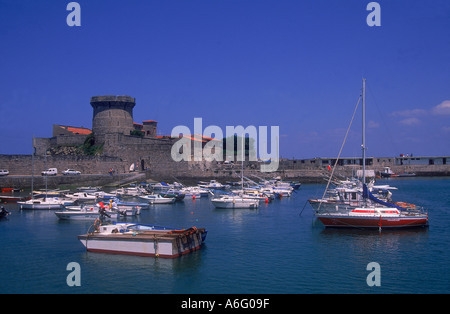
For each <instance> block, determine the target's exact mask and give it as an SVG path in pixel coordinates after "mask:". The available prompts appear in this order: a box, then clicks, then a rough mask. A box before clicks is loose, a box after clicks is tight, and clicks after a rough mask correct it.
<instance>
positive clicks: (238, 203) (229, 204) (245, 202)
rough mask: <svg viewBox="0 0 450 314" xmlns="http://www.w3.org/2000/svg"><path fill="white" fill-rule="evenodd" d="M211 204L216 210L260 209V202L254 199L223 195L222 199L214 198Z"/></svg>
mask: <svg viewBox="0 0 450 314" xmlns="http://www.w3.org/2000/svg"><path fill="white" fill-rule="evenodd" d="M211 203H212V204H213V205H214V206H215V207H216V208H229V209H234V208H250V209H254V208H258V206H259V200H257V199H252V198H245V197H241V196H232V195H223V196H220V197H216V198H212V199H211Z"/></svg>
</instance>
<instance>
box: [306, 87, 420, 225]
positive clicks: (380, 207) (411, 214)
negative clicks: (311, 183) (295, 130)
mask: <svg viewBox="0 0 450 314" xmlns="http://www.w3.org/2000/svg"><path fill="white" fill-rule="evenodd" d="M358 103H359V101H358ZM355 112H356V110H355ZM352 120H353V119H352ZM362 122H363V128H362V130H363V131H362V135H363V136H362V145H361V147H362V179H361V185H362V201H361V203H358V201H359V200H358V199H357V198H356V197H357V195H358V190H357V189H355V190H354V191H352V192H351V194H352V196H351V197H350V198H349V199H348V201H349V203H348V204H344V206H342V205H343V200H338V201H337V202H336V203H334V204H333V202H334V201H333V200H331V206H327V205H329V204H330V200H329V199H325V198H322V199H318V200H316V201H317V202H316V203H315V204H318V207H317V208H316V209H315V216H316V218H317V219H319V220H320V221H321V222H322V223H323V224H324V226H325V227H346V228H378V229H379V230H380V231H381V229H382V228H410V227H426V226H428V214H427V213H425V212H424V211H423V210H420V209H419V208H417V207H416V206H415V205H411V204H407V203H400V204H399V205H400V206H399V205H397V204H392V203H390V200H382V199H379V198H377V197H376V196H375V195H373V194H372V193H371V191H370V190H369V188H368V187H367V185H366V171H367V170H366V149H367V148H366V138H365V128H366V127H365V79H363V89H362ZM341 151H342V150H341ZM338 158H339V156H338ZM336 163H337V161H336ZM333 172H334V169H333ZM333 172H332V173H333ZM389 172H391V171H390V169H385V173H389ZM331 179H332V176H330V181H331ZM330 181H329V182H328V185H329V183H330ZM328 185H327V188H326V190H325V193H326V191H327V189H328ZM353 194H354V195H355V198H353ZM324 195H325V194H324ZM353 200H354V201H355V202H357V203H355V205H354V204H352V201H353ZM344 201H345V200H344ZM310 203H311V200H310ZM403 204H406V205H403ZM311 205H313V203H312V204H311ZM323 205H325V207H326V208H327V210H325V211H321V210H320V207H321V206H323ZM333 206H335V208H336V211H333V210H328V209H332V208H333ZM313 207H314V205H313Z"/></svg>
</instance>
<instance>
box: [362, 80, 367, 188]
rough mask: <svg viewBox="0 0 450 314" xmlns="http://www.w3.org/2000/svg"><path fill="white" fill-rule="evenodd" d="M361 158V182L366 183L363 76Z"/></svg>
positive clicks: (364, 87) (363, 92)
mask: <svg viewBox="0 0 450 314" xmlns="http://www.w3.org/2000/svg"><path fill="white" fill-rule="evenodd" d="M362 106H363V107H362V145H361V147H362V158H363V172H362V182H363V185H364V184H365V183H366V79H365V78H363V89H362Z"/></svg>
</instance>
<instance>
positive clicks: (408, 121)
mask: <svg viewBox="0 0 450 314" xmlns="http://www.w3.org/2000/svg"><path fill="white" fill-rule="evenodd" d="M400 124H403V125H407V126H413V125H418V124H420V120H419V119H417V118H406V119H403V120H401V121H400Z"/></svg>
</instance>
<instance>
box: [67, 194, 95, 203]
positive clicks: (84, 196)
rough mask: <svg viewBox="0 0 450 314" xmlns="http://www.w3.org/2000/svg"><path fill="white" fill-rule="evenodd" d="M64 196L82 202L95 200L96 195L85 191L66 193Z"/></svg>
mask: <svg viewBox="0 0 450 314" xmlns="http://www.w3.org/2000/svg"><path fill="white" fill-rule="evenodd" d="M64 196H65V197H68V198H70V199H73V200H79V201H83V202H95V201H96V200H97V196H95V195H92V194H89V193H86V192H75V193H67V194H65V195H64Z"/></svg>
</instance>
